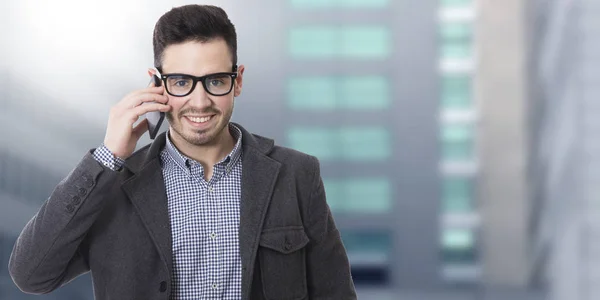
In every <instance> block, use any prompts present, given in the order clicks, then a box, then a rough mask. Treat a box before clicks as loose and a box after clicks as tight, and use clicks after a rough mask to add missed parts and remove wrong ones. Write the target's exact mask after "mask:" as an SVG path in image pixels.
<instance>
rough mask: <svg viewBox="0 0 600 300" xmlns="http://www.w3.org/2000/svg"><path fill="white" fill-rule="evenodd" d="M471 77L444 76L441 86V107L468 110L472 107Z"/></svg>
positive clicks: (460, 75) (459, 75)
mask: <svg viewBox="0 0 600 300" xmlns="http://www.w3.org/2000/svg"><path fill="white" fill-rule="evenodd" d="M471 91H472V89H471V77H470V76H469V75H467V74H444V77H442V84H441V95H442V107H443V108H445V109H468V108H470V107H471V106H472V92H471Z"/></svg>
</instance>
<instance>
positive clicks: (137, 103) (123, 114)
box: [104, 83, 171, 159]
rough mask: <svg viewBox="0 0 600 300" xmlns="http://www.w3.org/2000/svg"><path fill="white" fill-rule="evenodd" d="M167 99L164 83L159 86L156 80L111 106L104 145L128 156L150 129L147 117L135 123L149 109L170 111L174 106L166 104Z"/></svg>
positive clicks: (118, 154) (117, 153) (115, 153)
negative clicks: (156, 84)
mask: <svg viewBox="0 0 600 300" xmlns="http://www.w3.org/2000/svg"><path fill="white" fill-rule="evenodd" d="M167 101H168V98H167V95H166V93H165V92H164V88H163V87H162V86H159V87H155V86H154V83H152V84H151V85H150V86H149V87H147V88H145V89H143V90H138V91H134V92H132V93H130V94H128V95H127V96H125V97H124V98H123V99H121V101H119V103H117V104H116V105H115V106H113V107H112V108H111V109H110V115H109V117H108V125H107V127H106V135H105V136H104V145H105V146H106V147H107V148H108V149H109V150H110V151H111V152H112V153H113V154H114V155H116V156H117V157H119V158H121V159H126V158H128V157H129V156H130V155H131V154H132V153H133V151H134V150H135V146H136V145H137V142H138V140H139V139H140V137H141V136H142V135H143V134H144V133H145V132H146V131H147V130H148V120H146V119H144V120H142V121H141V122H140V123H139V124H137V125H136V126H135V127H133V124H134V123H135V122H136V121H137V120H138V119H139V117H141V116H143V115H145V114H146V113H147V112H151V111H161V112H167V111H169V110H170V109H171V106H170V105H168V104H166V103H167ZM147 102H150V103H147ZM152 102H156V103H152Z"/></svg>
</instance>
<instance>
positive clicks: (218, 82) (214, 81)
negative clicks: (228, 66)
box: [208, 78, 225, 86]
mask: <svg viewBox="0 0 600 300" xmlns="http://www.w3.org/2000/svg"><path fill="white" fill-rule="evenodd" d="M208 84H210V85H212V86H221V85H223V84H225V82H224V81H223V80H222V79H217V78H214V79H211V80H210V81H209V82H208Z"/></svg>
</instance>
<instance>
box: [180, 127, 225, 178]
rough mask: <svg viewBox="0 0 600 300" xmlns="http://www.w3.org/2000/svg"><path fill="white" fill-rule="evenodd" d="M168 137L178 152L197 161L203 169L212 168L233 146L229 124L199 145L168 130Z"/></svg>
mask: <svg viewBox="0 0 600 300" xmlns="http://www.w3.org/2000/svg"><path fill="white" fill-rule="evenodd" d="M169 137H170V138H171V142H172V143H173V145H175V147H177V149H178V150H179V152H181V153H182V154H183V155H185V156H187V157H189V158H191V159H193V160H195V161H197V162H199V163H200V164H201V165H202V167H203V168H204V170H212V167H213V166H214V165H215V164H217V163H218V162H219V161H221V160H223V158H225V156H227V155H228V154H229V153H230V152H231V151H232V150H233V147H234V146H235V140H234V139H233V136H232V135H231V133H230V132H229V126H226V127H225V128H224V129H223V131H222V132H221V133H220V134H219V135H218V136H217V137H215V139H214V140H213V141H211V142H210V143H209V144H205V145H200V146H198V145H192V144H190V143H188V142H187V141H185V140H184V139H183V138H182V137H181V136H179V135H177V134H171V131H170V130H169Z"/></svg>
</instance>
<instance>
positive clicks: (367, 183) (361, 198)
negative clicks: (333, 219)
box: [323, 178, 392, 214]
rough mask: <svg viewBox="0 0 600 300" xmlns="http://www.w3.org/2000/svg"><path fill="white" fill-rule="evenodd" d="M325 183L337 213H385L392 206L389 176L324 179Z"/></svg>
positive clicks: (330, 201)
mask: <svg viewBox="0 0 600 300" xmlns="http://www.w3.org/2000/svg"><path fill="white" fill-rule="evenodd" d="M323 184H324V185H325V192H326V194H327V203H328V204H329V206H330V208H331V210H332V211H333V213H335V214H337V213H343V214H369V213H379V214H383V213H386V212H389V211H390V209H391V208H392V207H391V206H392V200H391V199H392V186H391V183H390V181H389V180H388V179H387V178H356V179H324V180H323ZM367 199H368V201H367Z"/></svg>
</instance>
